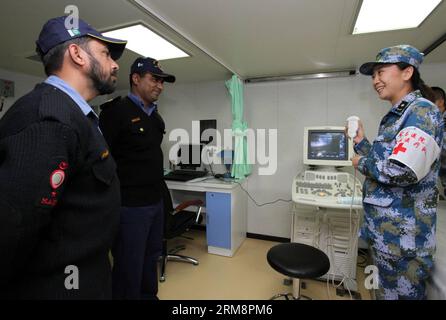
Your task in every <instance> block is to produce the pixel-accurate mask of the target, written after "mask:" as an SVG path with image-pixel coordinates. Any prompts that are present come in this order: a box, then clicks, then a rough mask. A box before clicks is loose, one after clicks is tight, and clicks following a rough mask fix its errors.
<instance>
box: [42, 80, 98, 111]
mask: <svg viewBox="0 0 446 320" xmlns="http://www.w3.org/2000/svg"><path fill="white" fill-rule="evenodd" d="M44 82H45V83H46V84H49V85H52V86H53V87H56V88H58V89H59V90H61V91H63V92H65V93H66V94H67V95H68V96H69V97H70V98H71V99H73V101H74V102H75V103H76V104H77V106H78V107H79V108H80V109H81V110H82V113H83V114H84V115H86V116H88V115H89V114H91V113H92V114H93V115H94V117H96V118H98V115H97V114H96V113H95V112H94V111H93V109H92V108H91V107H90V105H89V104H88V103H87V101H85V99H84V98H83V97H82V96H81V95H80V94H79V92H77V91H76V90H74V89H73V87H72V86H70V85H69V84H68V83H66V82H65V81H64V80H62V79H61V78H59V77H58V76H54V75H52V76H49V77H48V78H47V79H46V80H45V81H44Z"/></svg>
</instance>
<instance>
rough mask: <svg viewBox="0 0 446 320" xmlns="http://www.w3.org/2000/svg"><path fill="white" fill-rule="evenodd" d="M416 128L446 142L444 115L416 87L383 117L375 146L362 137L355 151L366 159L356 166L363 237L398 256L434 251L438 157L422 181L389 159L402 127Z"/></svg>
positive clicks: (421, 254) (439, 143) (410, 171)
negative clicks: (360, 177) (361, 178)
mask: <svg viewBox="0 0 446 320" xmlns="http://www.w3.org/2000/svg"><path fill="white" fill-rule="evenodd" d="M407 127H416V128H418V129H420V130H422V131H424V132H425V133H426V134H428V135H430V136H431V137H432V138H434V139H435V143H436V144H437V145H438V147H439V148H441V147H442V145H443V118H442V116H441V114H440V112H439V111H438V109H437V107H436V106H435V105H434V104H433V103H431V102H430V101H428V100H426V99H424V98H423V97H422V96H421V94H420V92H419V91H414V92H411V93H410V94H408V95H407V96H405V97H404V98H403V99H402V100H401V101H400V102H398V103H396V104H395V105H394V106H393V107H392V108H391V110H390V111H389V112H388V113H387V114H386V115H385V116H384V118H383V119H382V121H381V124H380V127H379V132H378V137H377V138H376V139H375V141H374V142H373V144H370V143H369V142H368V141H367V139H365V138H364V139H363V140H362V141H361V142H360V143H358V144H357V145H356V146H355V151H356V153H358V154H359V155H362V156H363V157H362V158H361V159H360V160H359V164H358V170H359V171H360V172H361V173H362V174H363V175H364V176H365V177H366V179H365V182H364V186H363V205H364V211H365V214H364V225H363V226H362V228H361V236H362V237H364V238H365V239H366V240H368V241H369V242H370V243H371V245H372V246H373V247H374V248H375V249H376V250H380V251H382V252H387V253H389V254H393V255H398V256H408V255H409V256H411V255H419V256H426V255H432V254H433V253H434V252H435V225H436V207H437V198H438V189H437V187H436V180H437V177H438V172H439V168H440V160H439V156H438V157H437V158H436V160H435V161H434V162H433V164H432V166H430V170H429V172H428V173H427V175H426V176H424V177H423V178H421V179H420V180H418V178H417V176H416V174H415V173H414V172H413V171H412V170H411V169H409V168H408V167H407V166H405V165H403V164H401V163H399V162H395V161H392V160H389V157H390V156H391V155H392V153H393V152H394V148H395V146H396V139H397V136H398V134H399V133H400V131H401V130H403V129H404V128H407Z"/></svg>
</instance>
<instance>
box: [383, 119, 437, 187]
mask: <svg viewBox="0 0 446 320" xmlns="http://www.w3.org/2000/svg"><path fill="white" fill-rule="evenodd" d="M440 152H441V150H440V147H439V146H438V144H437V142H436V141H435V139H434V138H432V137H431V136H430V135H429V134H427V133H426V132H424V131H423V130H421V129H419V128H417V127H407V128H404V129H402V130H401V131H400V132H399V133H398V135H397V137H396V145H395V147H394V148H393V151H392V155H391V156H390V157H389V159H392V160H396V161H398V162H400V163H402V164H404V165H405V166H406V167H408V168H410V169H411V170H412V171H413V172H414V173H415V174H416V176H417V179H418V181H420V180H421V179H423V178H424V177H425V176H426V175H427V174H428V173H429V170H430V168H431V166H432V164H433V163H434V162H435V160H437V159H438V157H439V155H440Z"/></svg>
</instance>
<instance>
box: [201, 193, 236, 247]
mask: <svg viewBox="0 0 446 320" xmlns="http://www.w3.org/2000/svg"><path fill="white" fill-rule="evenodd" d="M206 213H207V216H206V238H207V242H208V246H213V247H220V248H226V249H231V194H229V193H219V192H206Z"/></svg>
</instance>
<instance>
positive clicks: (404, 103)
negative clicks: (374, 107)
mask: <svg viewBox="0 0 446 320" xmlns="http://www.w3.org/2000/svg"><path fill="white" fill-rule="evenodd" d="M421 97H422V95H421V92H420V90H415V91H412V92H411V93H409V94H408V95H406V96H405V97H404V98H403V99H401V100H400V101H398V102H397V103H395V104H394V105H393V106H392V109H390V112H393V113H396V114H397V115H399V116H401V115H402V114H403V113H404V111H406V109H407V107H408V106H409V105H410V104H411V103H412V102H414V101H415V100H416V99H418V98H421Z"/></svg>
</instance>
